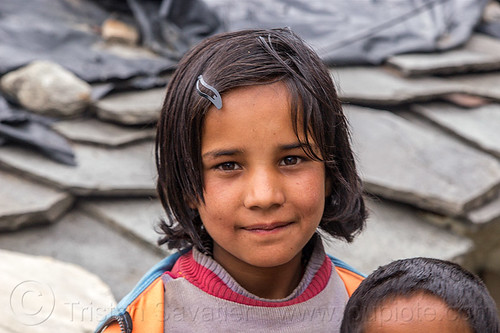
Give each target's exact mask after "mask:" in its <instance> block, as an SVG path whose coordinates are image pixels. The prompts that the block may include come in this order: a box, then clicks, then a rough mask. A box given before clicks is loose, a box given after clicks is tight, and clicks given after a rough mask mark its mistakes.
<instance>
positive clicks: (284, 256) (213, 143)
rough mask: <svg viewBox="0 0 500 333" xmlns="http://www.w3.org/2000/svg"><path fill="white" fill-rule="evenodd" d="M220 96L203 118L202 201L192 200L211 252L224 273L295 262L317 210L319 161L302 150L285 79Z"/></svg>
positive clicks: (321, 177)
mask: <svg viewBox="0 0 500 333" xmlns="http://www.w3.org/2000/svg"><path fill="white" fill-rule="evenodd" d="M222 100H223V107H222V109H221V110H217V109H216V108H215V107H213V106H212V108H211V109H210V110H209V111H208V113H207V115H206V117H205V121H204V124H203V130H202V141H201V142H202V144H201V155H202V161H203V177H204V198H205V203H204V204H199V205H198V206H197V207H196V208H197V209H198V211H199V213H200V217H201V220H202V221H203V224H204V226H205V228H206V230H207V231H208V233H209V234H210V236H211V237H212V238H213V240H214V249H213V255H214V258H215V260H217V262H219V264H221V265H222V266H223V267H224V268H226V269H227V270H228V271H230V273H231V270H230V269H228V267H229V268H231V267H239V268H252V267H254V268H255V267H259V268H263V267H277V266H281V265H287V264H291V263H294V264H297V263H299V265H300V256H301V250H302V248H303V247H304V246H305V245H306V243H307V242H308V241H309V239H310V238H311V237H312V235H313V234H314V232H315V230H316V228H317V227H318V225H319V222H320V220H321V217H322V215H323V208H324V205H325V167H324V164H323V162H319V161H314V160H311V159H310V158H309V157H307V155H306V154H305V153H304V151H303V150H302V148H301V144H300V142H299V140H298V139H297V137H296V135H295V133H294V131H293V128H292V120H291V115H290V102H289V93H288V90H287V88H286V86H285V85H284V84H283V83H281V82H277V83H273V84H268V85H256V86H250V87H241V88H236V89H234V90H231V91H229V92H228V93H226V94H225V95H224V96H223V99H222ZM299 125H300V124H299ZM299 128H300V126H299ZM302 136H303V133H299V137H302ZM233 277H234V275H233Z"/></svg>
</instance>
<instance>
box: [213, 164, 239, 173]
mask: <svg viewBox="0 0 500 333" xmlns="http://www.w3.org/2000/svg"><path fill="white" fill-rule="evenodd" d="M239 168H240V166H239V165H238V164H237V163H235V162H224V163H221V164H219V165H217V166H216V169H219V170H222V171H233V170H238V169H239Z"/></svg>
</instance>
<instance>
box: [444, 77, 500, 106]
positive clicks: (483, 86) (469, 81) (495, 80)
mask: <svg viewBox="0 0 500 333" xmlns="http://www.w3.org/2000/svg"><path fill="white" fill-rule="evenodd" d="M443 80H448V81H449V82H450V83H451V82H453V83H455V84H459V85H460V86H462V88H461V90H462V92H463V93H466V94H470V95H476V96H481V97H487V98H491V99H493V100H495V101H500V89H498V87H499V86H500V74H498V72H491V73H485V74H469V75H455V76H452V77H449V78H447V79H443Z"/></svg>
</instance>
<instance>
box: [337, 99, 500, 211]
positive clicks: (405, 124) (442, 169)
mask: <svg viewBox="0 0 500 333" xmlns="http://www.w3.org/2000/svg"><path fill="white" fill-rule="evenodd" d="M345 109H346V113H347V115H348V119H349V122H350V124H351V127H352V132H353V149H354V151H355V153H356V156H357V157H358V158H359V163H358V164H359V167H360V173H361V176H362V178H363V180H364V183H365V187H366V190H367V191H368V192H370V193H373V194H377V195H380V196H382V197H386V198H389V199H392V200H396V201H401V202H406V203H409V204H412V205H415V206H417V207H421V208H424V209H428V210H430V211H434V212H438V213H443V214H445V215H452V216H456V215H462V214H464V213H465V212H466V211H468V210H470V209H473V208H475V207H478V206H480V205H481V204H482V203H483V202H485V201H486V200H487V199H488V198H491V196H492V195H494V194H495V193H496V191H497V190H498V188H499V186H500V163H499V162H498V161H497V160H496V159H495V158H493V157H492V156H489V155H488V154H485V153H483V152H480V151H477V150H475V149H473V148H471V147H469V146H467V145H466V144H464V143H461V142H458V141H457V140H456V139H454V138H450V137H449V136H448V135H445V134H444V133H442V132H441V131H438V130H435V129H434V130H432V129H430V128H425V127H423V126H419V125H417V124H415V123H412V122H409V121H408V120H406V119H404V118H401V117H398V116H396V115H394V114H392V113H390V112H386V111H382V110H374V109H368V108H360V107H354V106H350V107H346V108H345Z"/></svg>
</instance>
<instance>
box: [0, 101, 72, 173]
mask: <svg viewBox="0 0 500 333" xmlns="http://www.w3.org/2000/svg"><path fill="white" fill-rule="evenodd" d="M52 122H53V120H51V119H50V118H46V117H42V116H39V115H35V114H32V113H30V112H26V111H23V110H19V109H15V108H13V107H12V106H11V105H10V104H9V103H7V101H6V100H5V99H4V98H3V96H2V95H0V145H2V144H6V143H8V142H12V143H16V144H21V145H24V146H28V147H31V148H35V149H37V150H38V151H40V152H41V153H42V154H45V155H46V156H48V157H50V158H52V159H54V160H55V161H58V162H60V163H64V164H67V165H73V166H74V165H76V162H75V156H74V154H73V152H72V149H71V146H70V145H69V143H68V142H67V140H66V139H65V138H63V137H62V136H60V135H59V134H57V133H56V132H54V131H52V130H51V128H50V124H51V123H52Z"/></svg>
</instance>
